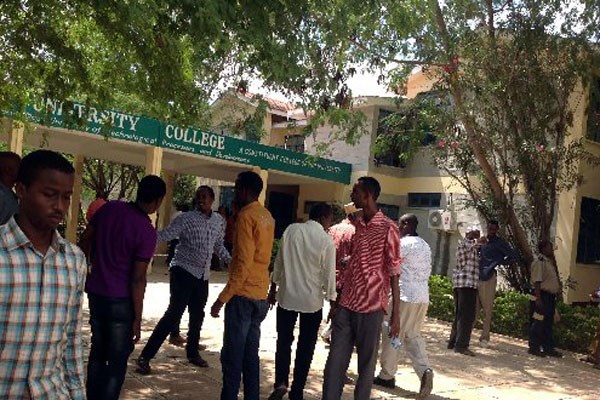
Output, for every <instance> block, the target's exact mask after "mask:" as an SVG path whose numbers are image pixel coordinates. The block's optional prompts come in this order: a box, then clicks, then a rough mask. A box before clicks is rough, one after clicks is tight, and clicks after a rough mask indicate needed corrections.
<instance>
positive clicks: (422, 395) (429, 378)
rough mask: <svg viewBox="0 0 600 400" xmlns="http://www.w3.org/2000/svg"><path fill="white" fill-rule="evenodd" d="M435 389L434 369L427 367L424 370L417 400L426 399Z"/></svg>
mask: <svg viewBox="0 0 600 400" xmlns="http://www.w3.org/2000/svg"><path fill="white" fill-rule="evenodd" d="M432 389H433V371H432V370H431V368H427V369H426V370H425V371H424V372H423V376H422V377H421V387H420V389H419V394H418V395H417V397H416V400H424V399H426V398H427V396H429V394H430V393H431V390H432Z"/></svg>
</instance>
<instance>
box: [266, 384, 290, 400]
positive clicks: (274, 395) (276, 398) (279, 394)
mask: <svg viewBox="0 0 600 400" xmlns="http://www.w3.org/2000/svg"><path fill="white" fill-rule="evenodd" d="M287 391H288V390H287V387H285V386H279V387H278V388H276V389H275V390H273V392H271V394H270V395H269V400H281V399H282V398H283V396H285V394H286V393H287Z"/></svg>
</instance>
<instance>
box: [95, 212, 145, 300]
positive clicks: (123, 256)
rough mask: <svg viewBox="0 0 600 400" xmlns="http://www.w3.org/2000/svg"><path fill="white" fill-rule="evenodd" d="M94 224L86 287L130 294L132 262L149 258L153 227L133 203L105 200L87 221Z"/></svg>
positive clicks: (100, 292) (103, 293)
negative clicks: (90, 263) (91, 253)
mask: <svg viewBox="0 0 600 400" xmlns="http://www.w3.org/2000/svg"><path fill="white" fill-rule="evenodd" d="M90 225H91V226H92V227H93V228H94V243H93V245H94V249H93V255H92V259H93V261H92V272H91V273H90V276H89V277H88V280H87V283H86V291H87V292H89V293H93V294H97V295H100V296H107V297H121V298H123V297H130V296H131V279H132V276H133V265H134V262H136V261H139V262H149V261H150V260H151V259H152V256H153V255H154V249H155V248H156V230H155V229H154V226H152V222H151V221H150V218H149V217H148V214H146V213H145V212H144V211H143V210H142V209H140V208H139V207H138V206H137V205H136V204H135V203H126V202H123V201H109V202H108V203H106V204H105V205H103V206H102V208H100V209H99V210H98V212H96V214H94V217H93V218H92V220H91V221H90Z"/></svg>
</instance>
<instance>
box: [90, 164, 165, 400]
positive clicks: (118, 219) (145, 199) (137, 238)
mask: <svg viewBox="0 0 600 400" xmlns="http://www.w3.org/2000/svg"><path fill="white" fill-rule="evenodd" d="M165 192H166V185H165V182H164V181H163V180H162V179H161V178H159V177H158V176H154V175H148V176H145V177H144V178H142V180H141V181H140V183H139V186H138V189H137V194H136V200H135V202H124V201H109V202H108V203H106V204H105V205H103V206H102V208H100V209H99V210H98V212H96V214H94V216H93V217H92V220H91V221H90V223H89V225H88V226H87V228H86V230H85V232H84V233H83V237H82V247H83V249H84V251H85V252H86V255H87V256H88V258H90V259H91V260H92V272H91V273H90V275H89V277H88V281H87V284H86V291H87V293H88V299H89V307H90V324H91V327H92V345H91V349H90V358H89V363H88V375H87V396H88V400H94V399H98V400H113V399H115V400H116V399H118V398H119V393H120V392H121V387H122V385H123V381H124V379H125V372H126V371H127V359H128V358H129V355H130V354H131V352H132V351H133V345H134V343H137V342H138V341H139V339H140V334H141V323H142V308H143V304H144V292H145V290H146V270H147V268H148V263H149V262H150V260H151V259H152V256H153V255H154V248H155V247H156V230H155V229H154V227H153V226H152V222H151V221H150V218H149V217H148V215H149V214H153V213H154V212H156V210H157V209H158V208H159V207H160V204H161V202H162V199H163V197H164V195H165Z"/></svg>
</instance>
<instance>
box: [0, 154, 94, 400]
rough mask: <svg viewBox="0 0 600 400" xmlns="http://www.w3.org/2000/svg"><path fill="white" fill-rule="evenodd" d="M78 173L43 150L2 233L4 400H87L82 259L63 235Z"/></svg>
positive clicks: (24, 172) (23, 174)
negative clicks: (62, 226)
mask: <svg viewBox="0 0 600 400" xmlns="http://www.w3.org/2000/svg"><path fill="white" fill-rule="evenodd" d="M74 172H75V171H74V169H73V166H72V165H71V164H70V163H69V162H68V161H67V160H66V159H65V158H64V157H63V156H61V155H60V154H58V153H55V152H52V151H48V150H38V151H34V152H33V153H30V154H29V155H27V156H26V157H24V158H23V161H22V163H21V167H20V170H19V174H18V178H17V184H16V190H17V196H18V197H19V211H18V214H17V215H15V216H14V218H11V219H9V221H8V223H7V224H5V225H3V226H0V343H1V345H0V393H1V395H0V396H1V397H2V398H3V399H15V400H16V399H60V400H78V399H81V400H83V399H85V391H84V370H83V344H82V338H81V322H82V307H81V306H82V299H83V288H84V283H85V274H86V270H87V268H86V263H85V257H84V255H83V252H82V251H81V250H79V248H78V247H77V246H75V245H73V244H71V243H69V242H67V241H66V240H64V239H63V238H62V237H61V236H60V235H59V234H58V232H57V231H56V227H57V226H58V224H59V223H60V222H61V221H62V220H63V218H64V216H65V215H66V213H67V211H68V209H69V203H70V201H71V194H72V193H73V181H74V176H75V175H74Z"/></svg>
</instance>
